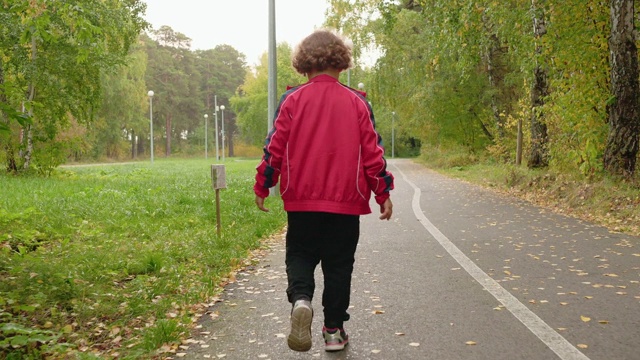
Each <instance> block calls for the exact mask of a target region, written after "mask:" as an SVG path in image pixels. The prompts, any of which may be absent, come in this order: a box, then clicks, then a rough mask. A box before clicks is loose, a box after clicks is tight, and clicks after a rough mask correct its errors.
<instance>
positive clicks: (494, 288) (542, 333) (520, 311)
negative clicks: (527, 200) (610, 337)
mask: <svg viewBox="0 0 640 360" xmlns="http://www.w3.org/2000/svg"><path fill="white" fill-rule="evenodd" d="M394 167H395V168H396V169H397V170H398V172H400V174H401V175H402V178H403V179H404V181H406V182H407V183H408V184H409V185H410V186H411V187H412V188H413V191H414V193H413V201H412V202H411V206H412V208H413V212H414V213H415V215H416V217H417V218H418V220H419V221H420V222H421V223H422V226H424V227H425V229H427V231H429V232H430V233H431V235H432V236H433V237H434V238H435V239H436V240H438V242H439V243H440V245H442V247H444V248H445V250H447V252H448V253H449V254H450V255H451V256H452V257H453V258H454V259H455V260H456V261H457V262H458V264H460V266H462V267H463V268H464V269H465V270H466V271H467V273H469V275H471V276H472V277H473V278H474V279H476V281H477V282H479V283H480V285H482V287H484V288H485V289H486V290H487V291H488V292H489V293H490V294H491V295H493V297H495V298H496V299H497V300H498V301H499V302H500V303H502V305H504V306H505V307H506V308H507V309H508V310H509V311H510V312H511V313H512V314H513V315H514V316H515V317H516V318H518V320H520V322H522V324H524V326H526V327H527V328H528V329H529V330H530V331H531V332H532V333H533V334H535V335H536V336H537V337H538V339H540V340H542V342H543V343H545V344H546V345H547V346H548V347H549V349H551V350H552V351H553V352H555V353H556V354H557V355H558V356H559V357H560V358H561V359H563V360H574V359H575V360H589V358H588V357H587V356H585V355H584V354H583V353H581V352H580V350H578V349H577V348H576V347H574V346H573V345H571V343H570V342H568V341H567V340H566V339H565V338H563V337H562V336H561V335H560V334H558V333H557V332H556V331H555V330H553V328H551V327H550V326H549V325H547V323H545V322H544V321H542V319H540V318H539V317H538V315H536V314H535V313H533V312H532V311H531V310H529V309H528V308H527V307H526V306H525V305H524V304H522V303H521V302H520V301H519V300H518V299H517V298H516V297H514V296H513V295H511V293H509V292H508V291H507V290H505V289H504V288H503V287H502V286H500V284H498V283H497V282H496V281H495V280H493V279H492V278H491V277H489V275H487V274H486V273H485V272H484V271H482V269H480V268H479V267H478V266H477V265H476V264H475V263H474V262H473V261H471V259H469V258H468V257H467V256H466V255H465V254H464V253H463V252H462V251H460V249H458V247H456V246H455V245H454V244H453V243H452V242H451V240H449V239H448V238H447V237H446V236H444V234H442V233H441V232H440V230H438V228H437V227H435V226H434V225H433V224H432V223H431V221H429V219H427V217H426V216H424V213H423V212H422V209H421V208H420V188H418V187H417V186H416V185H415V184H413V183H412V182H411V181H409V178H407V176H406V175H405V174H404V173H403V172H402V170H400V169H399V168H398V166H396V165H394Z"/></svg>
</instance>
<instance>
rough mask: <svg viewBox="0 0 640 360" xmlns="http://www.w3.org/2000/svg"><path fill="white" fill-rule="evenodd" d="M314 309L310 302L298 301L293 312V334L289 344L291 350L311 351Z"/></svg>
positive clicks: (288, 341)
mask: <svg viewBox="0 0 640 360" xmlns="http://www.w3.org/2000/svg"><path fill="white" fill-rule="evenodd" d="M312 320H313V309H312V308H311V302H310V301H308V300H298V301H296V303H295V304H294V305H293V310H292V311H291V333H289V337H288V338H287V344H288V345H289V348H290V349H291V350H295V351H309V349H311V321H312Z"/></svg>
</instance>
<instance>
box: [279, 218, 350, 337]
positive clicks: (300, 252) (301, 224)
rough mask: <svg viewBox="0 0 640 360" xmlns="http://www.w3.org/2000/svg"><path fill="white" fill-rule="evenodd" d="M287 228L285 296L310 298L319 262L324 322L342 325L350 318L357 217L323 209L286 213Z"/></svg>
mask: <svg viewBox="0 0 640 360" xmlns="http://www.w3.org/2000/svg"><path fill="white" fill-rule="evenodd" d="M287 217H288V222H289V224H288V229H287V253H286V265H287V278H288V280H289V286H288V288H287V297H288V299H289V302H291V303H293V302H295V301H296V300H298V299H299V298H300V297H308V298H309V299H310V300H311V299H313V292H314V290H315V281H314V271H315V269H316V266H317V265H318V263H320V262H321V263H322V264H321V266H322V273H323V275H324V292H323V294H322V306H323V307H324V325H325V326H326V327H328V328H335V327H340V328H341V327H342V325H343V322H344V321H346V320H349V314H348V313H347V309H348V308H349V300H350V296H351V274H352V273H353V263H354V261H355V252H356V247H357V246H358V238H359V237H360V217H359V216H357V215H342V214H331V213H323V212H289V213H288V214H287Z"/></svg>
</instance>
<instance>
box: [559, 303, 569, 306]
mask: <svg viewBox="0 0 640 360" xmlns="http://www.w3.org/2000/svg"><path fill="white" fill-rule="evenodd" d="M560 305H562V306H564V305H569V303H568V302H561V303H560Z"/></svg>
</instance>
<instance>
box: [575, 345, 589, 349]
mask: <svg viewBox="0 0 640 360" xmlns="http://www.w3.org/2000/svg"><path fill="white" fill-rule="evenodd" d="M578 347H579V348H580V349H586V348H588V347H589V345H587V344H578Z"/></svg>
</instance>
